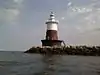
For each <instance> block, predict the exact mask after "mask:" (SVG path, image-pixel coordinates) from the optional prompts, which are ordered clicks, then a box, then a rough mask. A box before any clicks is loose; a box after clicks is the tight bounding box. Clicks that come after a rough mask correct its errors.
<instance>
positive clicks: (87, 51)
mask: <svg viewBox="0 0 100 75" xmlns="http://www.w3.org/2000/svg"><path fill="white" fill-rule="evenodd" d="M24 53H38V54H61V55H64V54H66V55H84V56H100V46H92V47H88V46H66V47H32V48H30V49H29V50H27V51H25V52H24Z"/></svg>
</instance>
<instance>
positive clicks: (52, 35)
mask: <svg viewBox="0 0 100 75" xmlns="http://www.w3.org/2000/svg"><path fill="white" fill-rule="evenodd" d="M45 24H46V25H47V29H46V36H45V39H44V40H41V42H42V46H61V43H62V42H63V41H62V40H59V39H58V24H59V22H58V20H56V19H55V15H54V13H53V12H51V13H50V17H49V19H48V20H47V21H46V22H45Z"/></svg>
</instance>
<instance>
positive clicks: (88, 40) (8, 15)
mask: <svg viewBox="0 0 100 75" xmlns="http://www.w3.org/2000/svg"><path fill="white" fill-rule="evenodd" d="M51 10H52V11H54V13H55V15H56V19H57V20H59V22H60V23H59V25H58V27H59V39H63V40H64V41H65V43H66V44H67V45H69V44H70V45H100V0H0V50H26V49H29V48H30V47H32V46H34V45H35V46H38V45H39V46H40V45H41V39H44V37H45V31H46V25H45V21H46V20H47V19H48V17H49V14H50V11H51Z"/></svg>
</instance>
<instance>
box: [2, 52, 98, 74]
mask: <svg viewBox="0 0 100 75" xmlns="http://www.w3.org/2000/svg"><path fill="white" fill-rule="evenodd" d="M0 75H100V57H93V56H68V55H63V56H60V55H53V56H51V55H46V56H43V55H39V54H25V53H23V52H0Z"/></svg>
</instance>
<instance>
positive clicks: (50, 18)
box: [46, 12, 58, 24]
mask: <svg viewBox="0 0 100 75" xmlns="http://www.w3.org/2000/svg"><path fill="white" fill-rule="evenodd" d="M47 23H57V24H58V20H55V15H54V13H53V12H51V13H50V17H49V19H48V20H47V21H46V24H47Z"/></svg>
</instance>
